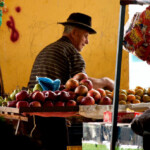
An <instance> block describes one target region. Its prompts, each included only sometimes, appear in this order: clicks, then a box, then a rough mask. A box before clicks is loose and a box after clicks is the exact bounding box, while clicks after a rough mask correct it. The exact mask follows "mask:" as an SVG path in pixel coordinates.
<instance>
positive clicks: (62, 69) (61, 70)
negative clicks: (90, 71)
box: [28, 36, 85, 88]
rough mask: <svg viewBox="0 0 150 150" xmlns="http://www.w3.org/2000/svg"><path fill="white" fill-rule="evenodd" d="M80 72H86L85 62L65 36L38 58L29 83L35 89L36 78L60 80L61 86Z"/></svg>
mask: <svg viewBox="0 0 150 150" xmlns="http://www.w3.org/2000/svg"><path fill="white" fill-rule="evenodd" d="M79 72H85V61H84V59H83V57H82V56H81V54H80V53H79V52H78V51H77V49H76V48H75V47H74V46H73V45H72V43H71V41H70V40H69V39H68V38H67V37H65V36H63V37H61V38H60V39H59V40H57V41H56V42H54V43H52V44H50V45H48V46H46V47H45V48H44V49H43V50H42V51H41V52H40V53H39V54H38V56H37V57H36V59H35V62H34V64H33V68H32V71H31V75H30V81H29V83H28V87H29V88H33V87H34V85H35V84H36V83H37V81H36V76H38V77H48V78H50V79H52V80H55V79H60V80H61V84H65V83H66V82H67V80H68V79H69V78H71V77H73V76H74V75H75V74H77V73H79Z"/></svg>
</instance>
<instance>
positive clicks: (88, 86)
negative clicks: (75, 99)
mask: <svg viewBox="0 0 150 150" xmlns="http://www.w3.org/2000/svg"><path fill="white" fill-rule="evenodd" d="M80 85H85V86H86V87H87V88H88V90H91V89H92V88H93V83H92V81H91V80H89V79H83V80H81V81H80Z"/></svg>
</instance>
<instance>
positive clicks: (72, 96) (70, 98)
mask: <svg viewBox="0 0 150 150" xmlns="http://www.w3.org/2000/svg"><path fill="white" fill-rule="evenodd" d="M68 93H69V97H68V100H75V99H76V93H75V92H73V91H68Z"/></svg>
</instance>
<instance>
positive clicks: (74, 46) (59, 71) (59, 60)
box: [28, 13, 114, 90]
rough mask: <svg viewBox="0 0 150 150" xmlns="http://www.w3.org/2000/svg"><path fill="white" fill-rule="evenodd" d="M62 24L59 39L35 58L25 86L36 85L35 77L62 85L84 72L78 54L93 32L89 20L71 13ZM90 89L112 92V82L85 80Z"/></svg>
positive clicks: (81, 15)
mask: <svg viewBox="0 0 150 150" xmlns="http://www.w3.org/2000/svg"><path fill="white" fill-rule="evenodd" d="M59 24H62V25H64V27H65V28H64V32H63V36H62V37H61V38H60V39H59V40H58V41H56V42H54V43H52V44H50V45H48V46H46V47H45V48H44V49H43V50H42V51H41V52H40V53H39V55H38V56H37V58H36V60H35V62H34V65H33V68H32V72H31V76H30V82H29V84H28V85H29V87H30V88H33V86H34V85H35V84H36V76H40V77H41V76H42V77H48V78H51V79H60V80H61V83H62V84H65V83H66V81H67V80H68V79H69V78H71V77H73V76H74V75H75V74H77V73H79V72H85V62H84V60H83V58H82V56H81V54H80V53H79V52H81V51H82V49H83V47H84V46H85V45H86V44H88V43H89V40H88V36H89V34H95V33H96V31H95V30H94V29H92V28H91V17H90V16H88V15H85V14H81V13H72V14H71V15H70V16H69V18H68V19H67V21H66V22H60V23H59ZM89 79H90V80H91V81H92V82H93V85H94V88H95V89H96V88H98V87H102V88H108V89H110V90H113V87H114V81H113V80H111V79H110V78H108V77H104V78H100V79H96V78H92V77H89Z"/></svg>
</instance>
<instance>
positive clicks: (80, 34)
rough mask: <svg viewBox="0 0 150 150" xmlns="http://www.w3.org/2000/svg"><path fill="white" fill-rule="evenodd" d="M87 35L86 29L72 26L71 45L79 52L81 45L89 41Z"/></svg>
mask: <svg viewBox="0 0 150 150" xmlns="http://www.w3.org/2000/svg"><path fill="white" fill-rule="evenodd" d="M88 35H89V32H88V31H86V30H83V29H79V28H74V31H73V45H74V46H75V48H76V49H77V50H78V51H79V52H80V51H82V49H83V47H84V46H85V45H86V44H88V43H89V40H88Z"/></svg>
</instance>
